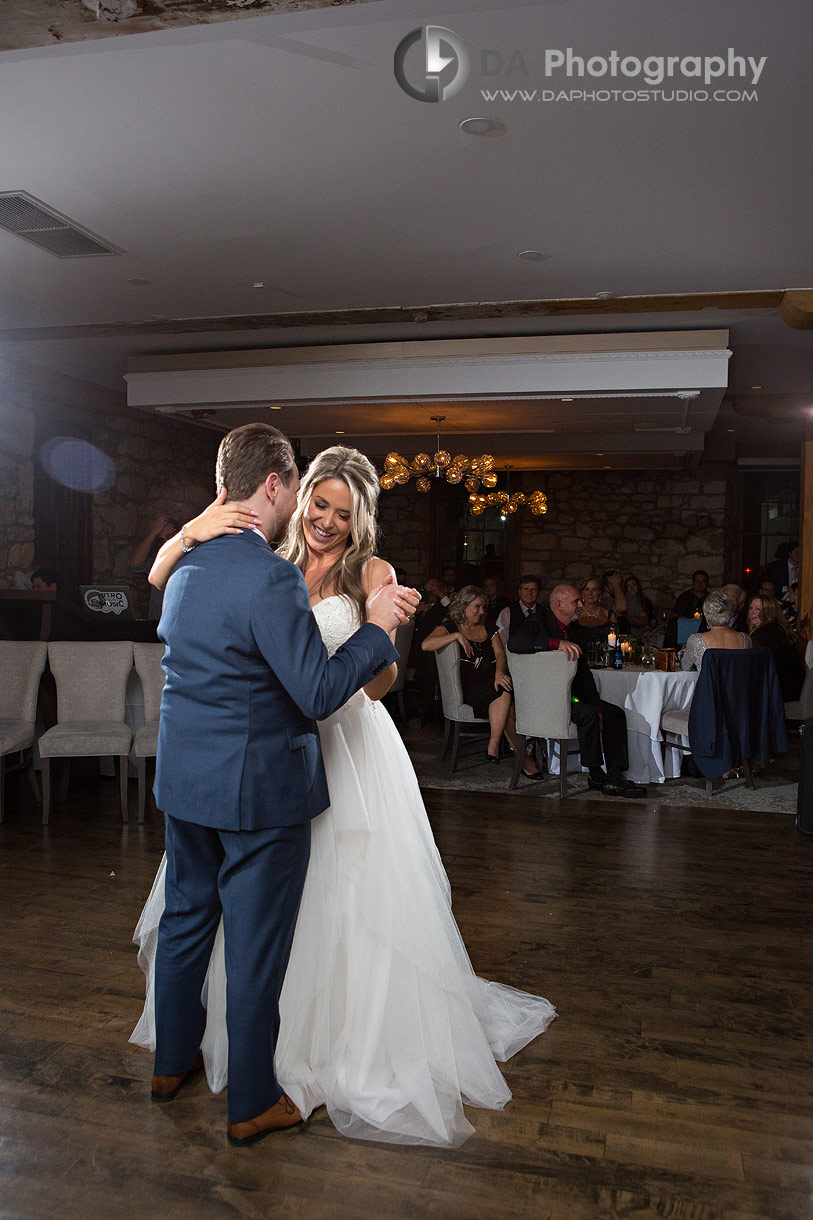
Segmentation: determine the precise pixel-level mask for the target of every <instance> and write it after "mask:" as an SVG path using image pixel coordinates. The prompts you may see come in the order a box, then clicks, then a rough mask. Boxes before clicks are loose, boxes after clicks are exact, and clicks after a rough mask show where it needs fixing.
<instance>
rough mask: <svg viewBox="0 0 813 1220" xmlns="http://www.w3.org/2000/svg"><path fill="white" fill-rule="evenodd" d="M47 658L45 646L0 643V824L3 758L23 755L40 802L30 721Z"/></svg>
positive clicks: (41, 644) (3, 783) (3, 772)
mask: <svg viewBox="0 0 813 1220" xmlns="http://www.w3.org/2000/svg"><path fill="white" fill-rule="evenodd" d="M47 656H48V645H47V644H45V643H40V642H39V641H37V642H36V643H33V642H32V643H28V642H25V643H22V642H19V641H17V640H0V822H2V820H3V796H4V793H3V789H4V787H5V778H6V775H5V772H6V756H7V755H9V754H18V753H22V752H23V751H24V752H25V761H26V771H27V772H28V779H29V782H30V784H31V787H32V789H33V790H34V796H35V797H36V798H37V800H39V799H40V790H39V787H38V785H37V777H36V775H35V773H34V762H33V752H34V751H33V745H34V722H35V720H36V718H37V693H38V691H39V686H40V678H41V677H42V671H43V670H44V669H45V660H46V658H47Z"/></svg>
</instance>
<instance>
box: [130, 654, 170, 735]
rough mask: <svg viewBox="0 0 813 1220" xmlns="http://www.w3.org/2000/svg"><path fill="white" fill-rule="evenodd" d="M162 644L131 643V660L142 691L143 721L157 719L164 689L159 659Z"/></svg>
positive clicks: (149, 721) (147, 722)
mask: <svg viewBox="0 0 813 1220" xmlns="http://www.w3.org/2000/svg"><path fill="white" fill-rule="evenodd" d="M163 656H164V645H163V644H133V660H134V661H135V667H136V673H137V674H138V676H139V678H140V679H141V688H142V690H143V691H144V723H145V724H150V723H151V721H153V720H157V719H158V716H159V714H160V711H161V694H162V692H163V690H164V680H165V678H166V674H165V673H164V669H163V666H162V665H161V661H162V659H163Z"/></svg>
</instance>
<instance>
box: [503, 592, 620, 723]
mask: <svg viewBox="0 0 813 1220" xmlns="http://www.w3.org/2000/svg"><path fill="white" fill-rule="evenodd" d="M567 637H568V639H569V640H572V641H573V643H574V644H578V645H579V646H580V647H581V648H582V655H581V656H580V657H579V659H578V662H577V664H576V673H575V675H574V677H573V686H572V687H571V695H572V696H574V697H575V698H576V699H578V700H579V701H580V702H581V703H592V704H593V705H598V704H599V703H601V697H600V696H599V693H598V687H597V686H596V680H595V678H594V677H593V674H592V671H591V669H590V666H589V665H588V664H587V657H586V656H585V654H584V650H583V644H582V640H581V639H580V638H579V624H578V623H571V624H570V626H569V627H568V629H567ZM562 638H563V637H562V632H561V629H560V627H559V620H558V619H557V617H556V615H555V614H554V613H553V611H552V610H551V609H550V607H549V606H537V607H536V609H535V610H533V611H531V613H530V614H529V615H528V617H527V618H526V619H525V621H524V623H522V624H520V625H519V626H518V627H517V629H516V631H514V632H513V633H512V634H511V636H510V637H509V639H508V651H509V652H520V653H522V652H548V651H550V641H551V639H554V640H561V639H562Z"/></svg>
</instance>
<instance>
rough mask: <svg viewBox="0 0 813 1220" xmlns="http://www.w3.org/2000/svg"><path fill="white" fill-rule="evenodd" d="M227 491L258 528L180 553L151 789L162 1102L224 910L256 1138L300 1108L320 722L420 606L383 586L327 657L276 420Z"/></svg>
mask: <svg viewBox="0 0 813 1220" xmlns="http://www.w3.org/2000/svg"><path fill="white" fill-rule="evenodd" d="M217 484H218V487H226V488H227V489H228V497H229V499H231V500H242V501H244V502H246V503H247V504H248V505H249V506H250V507H251V508H252V509H254V510H255V512H256V514H257V518H258V528H256V529H254V530H244V531H242V532H240V533H237V534H227V535H224V536H223V537H220V538H214V539H212V541H210V542H206V543H203V544H202V545H200V546H197V547H195V548H194V549H191V548H190V552H188V553H185V554H184V556H183V558H182V559H181V560H180V562H179V563H178V564H177V565H176V567H175V569H174V571H173V573H172V576H171V577H170V580H169V583H168V585H167V588H166V593H165V596H164V609H163V616H162V618H161V623H160V627H159V635H160V637H161V639H162V640H163V641H164V643H165V644H166V653H165V656H164V662H163V663H164V669H165V670H166V675H167V677H166V683H165V686H164V693H163V699H162V702H161V720H160V729H159V736H158V758H157V768H156V782H155V798H156V802H157V804H158V807H159V809H161V810H162V811H163V812H164V814H165V817H166V851H167V869H166V896H165V910H164V914H163V917H162V919H161V924H160V927H159V933H158V948H157V953H156V962H155V1024H156V1049H155V1067H154V1072H155V1075H154V1076H153V1078H152V1096H153V1099H154V1100H155V1101H167V1100H169V1099H170V1098H172V1097H174V1096H175V1094H176V1093H177V1092H178V1090H179V1089H180V1088H181V1087H182V1086H183V1085H184V1083H185V1082H186V1081H187V1079H188V1077H189V1076H190V1075H191V1073H192V1072H194V1071H195V1070H197V1069H198V1068H199V1067H200V1066H201V1064H202V1060H201V1056H200V1052H199V1047H200V1044H201V1040H202V1037H203V1032H204V1028H205V1024H206V1011H205V1009H204V1007H203V1004H202V1002H201V989H202V987H203V982H204V978H205V976H206V970H207V967H208V964H209V958H210V956H211V952H212V946H213V944H214V938H215V933H216V931H217V927H218V924H219V922H220V919H221V915H222V917H223V925H224V934H225V951H226V974H227V1028H228V1035H229V1067H228V1072H229V1085H228V1137H229V1142H230V1143H232V1144H235V1145H240V1144H249V1143H254V1142H256V1141H257V1140H258V1139H262V1138H263V1137H264V1136H266V1135H268V1134H270V1132H272V1131H275V1130H280V1129H282V1128H285V1127H290V1126H293V1125H295V1124H296V1123H297V1122H300V1121H301V1115H300V1114H299V1111H298V1110H297V1108H296V1106H294V1104H293V1102H291V1101H290V1100H289V1099H288V1098H287V1097H285V1095H284V1094H283V1093H282V1090H281V1089H280V1087H279V1084H278V1083H277V1079H276V1076H275V1075H274V1049H275V1045H276V1038H277V1033H278V1029H279V996H280V991H281V989H282V983H283V979H284V977H285V969H286V966H287V963H288V956H289V953H290V949H291V943H292V939H293V932H294V925H295V923H296V916H297V912H298V909H299V901H300V898H301V894H302V886H303V884H304V880H305V872H306V869H307V864H308V856H309V851H310V820H311V819H312V818H314V817H316V815H317V814H319V813H321V812H322V810H324V809H326V808H327V806H328V805H329V803H330V801H329V796H328V791H327V784H326V780H325V773H324V768H323V765H322V757H321V753H320V749H319V738H318V736H317V730H316V725H315V723H314V721H315V720H321V719H324V718H325V717H326V716H329V715H330V714H331V713H332V712H334V711H336V709H337V708H339V707H341V705H342V704H343V703H345V702H346V701H347V699H348V698H349V697H350V695H351V694H353V692H354V691H356V690H358V689H359V688H360V687H361V686H364V685H365V684H366V683H368V682H369V681H370V680H371V679H372V678H373V677H374V676H375V675H376V674H378V673H380V672H381V670H383V669H385V668H386V667H387V666H388V665H390V664H391V663H392V662H393V661H395V660H396V652H395V649H394V647H393V646H392V644H391V642H390V639H389V636H388V632H390V631H392V630H394V629H395V627H396V626H397V625H398V623H399V622H401V621H404V620H405V619H406V617H407V616H408V615H409V614H410V613H411V612H412V610H413V608H414V605H416V604H417V601H418V597H417V594H416V593H415V592H414V590H406V589H403V588H401V587H400V586H397V585H394V584H392V585H389V586H381V587H380V588H379V589H377V590H375V591H374V592H373V593H372V594H371V596H370V597H369V599H368V601H367V622H366V623H364V624H363V625H362V626H361V627H360V628H359V630H358V631H357V632H356V634H355V635H354V636H352V638H351V639H349V640H348V641H347V643H346V644H344V645H343V647H341V648H340V649H339V650H338V652H337V653H336V654H335V656H334V657H332V658H331V659H329V658H328V654H327V650H326V649H325V646H324V644H323V643H322V639H321V636H320V634H319V629H318V627H317V624H316V620H315V618H314V617H313V614H312V613H311V609H310V603H309V599H308V590H307V587H306V585H305V581H304V578H303V576H302V573H301V572H300V571H299V569H298V568H297V567H295V566H294V565H293V564H291V563H289V562H288V561H287V560H285V559H281V558H280V557H279V556H277V555H276V554H275V553H274V552H273V551H272V550H271V548H270V547H269V542H271V541H272V540H273V539H275V538H277V537H279V536H280V534H281V533H282V532H283V531H284V529H285V526H286V525H287V523H288V520H289V518H290V516H291V513H292V512H293V509H294V507H295V505H296V494H297V490H298V487H299V476H298V474H297V469H296V463H295V461H294V455H293V451H292V449H291V446H290V445H289V443H288V441H287V440H286V438H285V437H284V436H283V435H282V433H281V432H278V431H277V429H276V428H272V427H270V426H269V425H267V424H248V425H246V426H244V427H242V428H235V429H234V430H233V431H232V432H230V433H229V434H228V435H227V436H226V437H224V439H223V441H222V443H221V445H220V450H219V452H218V458H217Z"/></svg>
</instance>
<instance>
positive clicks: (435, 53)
mask: <svg viewBox="0 0 813 1220" xmlns="http://www.w3.org/2000/svg"><path fill="white" fill-rule="evenodd" d="M422 38H423V39H424V42H425V48H424V51H425V62H424V65H423V82H422V84H423V88H418V86H417V85H414V84H413V83H412V81H411V80H409V79H408V77H407V74H406V57H407V54H408V52H409V51H410V50H411V48H412V47H414V45H415V43H416V42H420V41H421V39H422ZM448 51H451V52H452V54H451V55H449V54H448ZM450 64H456V65H457V68H456V71H455V74H454V76H453V77H452V79H451V80H450V81H447V83H446V84H445V85H441V83H440V78H441V74H442V73H443V71H444V69H445V68H448V66H449V65H450ZM470 67H471V63H470V60H469V53H468V51H467V50H466V48H465V47H464V46H463V43H462V42H461V41H460V39H459V38H458V37H457V34H453V33H452V31H451V30H446V29H444V27H443V26H442V25H427V26H426V27H425V28H424V29H417V30H412V32H411V33H409V34H407V36H406V37H405V38H402V39H401V41H400V42H399V43H398V46H397V47H396V48H395V79H396V80H397V81H398V84H399V85H400V86H401V88H402V89H403V91H404V93H408V94H409V96H410V97H414V98H415V100H416V101H418V102H448V100H449V98H450V97H454V96H455V94H456V93H459V92H460V90H461V89H462V88H463V86H464V85H465V83H466V80H467V79H468V75H469V69H470Z"/></svg>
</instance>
